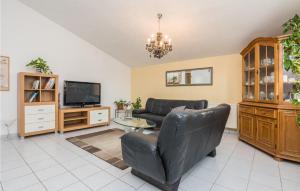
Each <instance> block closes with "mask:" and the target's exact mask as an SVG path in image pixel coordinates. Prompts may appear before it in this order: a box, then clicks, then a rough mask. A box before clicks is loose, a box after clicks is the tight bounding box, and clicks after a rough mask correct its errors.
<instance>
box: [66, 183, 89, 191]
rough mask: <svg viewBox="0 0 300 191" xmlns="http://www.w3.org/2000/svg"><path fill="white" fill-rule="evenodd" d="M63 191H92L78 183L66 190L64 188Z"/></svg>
mask: <svg viewBox="0 0 300 191" xmlns="http://www.w3.org/2000/svg"><path fill="white" fill-rule="evenodd" d="M61 191H90V189H89V188H88V187H87V186H85V185H84V184H82V183H81V182H77V183H75V184H72V185H70V186H67V187H66V188H63V189H62V190H61Z"/></svg>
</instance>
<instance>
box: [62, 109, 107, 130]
mask: <svg viewBox="0 0 300 191" xmlns="http://www.w3.org/2000/svg"><path fill="white" fill-rule="evenodd" d="M109 124H110V107H86V108H61V109H60V110H59V132H60V133H63V132H66V131H73V130H78V129H85V128H91V127H98V126H103V125H109Z"/></svg>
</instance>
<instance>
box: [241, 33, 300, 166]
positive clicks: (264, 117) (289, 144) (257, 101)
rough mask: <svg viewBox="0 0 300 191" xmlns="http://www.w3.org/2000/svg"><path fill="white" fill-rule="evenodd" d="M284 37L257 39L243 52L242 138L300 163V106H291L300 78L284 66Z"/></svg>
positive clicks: (274, 154)
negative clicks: (298, 122) (298, 121)
mask: <svg viewBox="0 0 300 191" xmlns="http://www.w3.org/2000/svg"><path fill="white" fill-rule="evenodd" d="M284 38H286V36H282V37H276V38H272V37H271V38H257V39H255V40H253V41H252V42H250V43H249V45H248V46H247V47H246V48H244V49H243V50H242V52H241V55H242V64H243V66H242V76H243V80H242V98H243V101H242V102H241V103H239V111H238V120H239V122H238V126H239V138H240V139H241V140H243V141H245V142H247V143H249V144H251V145H253V146H255V147H257V148H259V149H261V150H263V151H265V152H267V153H269V154H271V155H273V156H274V157H275V158H277V159H288V160H293V161H297V162H300V127H299V125H298V124H297V122H296V116H297V114H299V113H300V107H297V106H295V105H292V104H291V103H290V100H291V99H290V97H291V93H292V87H293V85H294V84H295V82H296V81H297V80H299V77H298V76H297V75H295V74H293V73H292V72H291V71H286V70H285V69H284V67H283V54H284V52H283V45H282V44H281V41H282V39H284Z"/></svg>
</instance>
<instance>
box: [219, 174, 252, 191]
mask: <svg viewBox="0 0 300 191" xmlns="http://www.w3.org/2000/svg"><path fill="white" fill-rule="evenodd" d="M216 183H217V184H218V185H220V186H223V187H225V188H228V189H231V190H234V191H246V189H247V183H248V179H244V178H241V177H239V176H233V175H232V174H226V173H221V175H220V177H219V178H218V179H217V181H216Z"/></svg>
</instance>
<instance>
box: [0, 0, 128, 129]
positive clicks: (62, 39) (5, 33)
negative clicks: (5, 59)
mask: <svg viewBox="0 0 300 191" xmlns="http://www.w3.org/2000/svg"><path fill="white" fill-rule="evenodd" d="M1 1H2V9H1V16H2V24H1V32H2V36H1V37H2V42H1V46H2V52H1V55H5V56H9V57H10V60H11V62H10V66H11V71H10V75H11V76H10V81H11V84H10V90H9V91H7V92H4V91H2V92H0V95H1V115H0V116H1V118H2V119H0V120H2V121H3V120H4V121H6V120H12V119H15V118H17V73H18V72H21V71H28V69H27V68H26V67H25V64H27V63H28V62H29V61H31V59H35V58H37V57H42V58H44V59H45V60H47V61H48V64H49V65H50V67H51V69H52V71H53V72H54V73H55V74H58V75H59V79H60V89H61V90H62V82H63V80H77V81H91V82H100V83H101V84H102V105H110V106H113V101H114V100H116V99H119V98H123V99H127V100H129V99H130V88H131V87H130V75H131V74H130V68H129V67H128V66H126V65H124V64H122V63H121V62H119V61H118V60H116V59H114V58H112V57H111V56H109V55H108V54H106V53H104V52H102V51H101V50H99V49H97V48H96V47H94V46H92V45H91V44H89V43H87V42H86V41H84V40H82V39H80V38H79V37H77V36H75V35H74V34H73V33H71V32H69V31H67V30H65V29H64V28H62V27H61V26H59V25H57V24H55V23H54V22H52V21H51V20H49V19H47V18H46V17H44V16H42V15H40V14H39V13H37V12H35V11H34V10H32V9H31V8H29V7H27V6H25V5H23V4H22V3H20V2H19V1H17V0H1ZM67 11H68V10H66V14H67ZM99 25H101V23H99ZM61 92H62V91H61ZM61 96H62V94H61ZM61 100H62V99H61ZM1 129H2V128H1ZM12 132H13V133H16V132H17V128H16V123H15V125H14V127H13V128H12ZM4 133H6V131H3V129H2V134H4Z"/></svg>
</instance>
